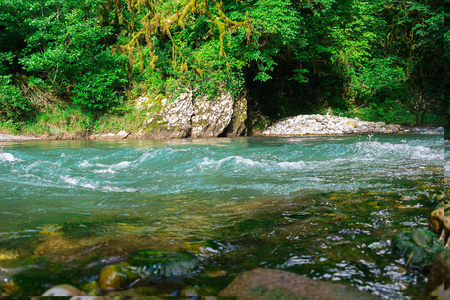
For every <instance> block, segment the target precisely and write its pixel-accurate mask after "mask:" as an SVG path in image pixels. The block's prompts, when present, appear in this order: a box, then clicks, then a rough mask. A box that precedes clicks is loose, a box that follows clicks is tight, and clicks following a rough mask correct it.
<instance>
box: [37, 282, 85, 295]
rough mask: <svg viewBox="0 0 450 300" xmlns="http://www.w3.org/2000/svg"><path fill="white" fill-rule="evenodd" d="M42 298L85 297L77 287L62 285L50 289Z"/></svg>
mask: <svg viewBox="0 0 450 300" xmlns="http://www.w3.org/2000/svg"><path fill="white" fill-rule="evenodd" d="M42 296H56V297H68V296H84V293H83V292H81V291H80V290H79V289H77V288H76V287H74V286H71V285H69V284H60V285H57V286H54V287H52V288H50V289H48V290H47V291H45V292H44V293H43V294H42Z"/></svg>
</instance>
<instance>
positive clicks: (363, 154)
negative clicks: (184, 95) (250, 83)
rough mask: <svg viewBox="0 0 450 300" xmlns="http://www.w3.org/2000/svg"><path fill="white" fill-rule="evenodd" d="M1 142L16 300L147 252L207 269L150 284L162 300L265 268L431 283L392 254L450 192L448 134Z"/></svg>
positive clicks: (381, 292) (393, 292) (4, 238)
mask: <svg viewBox="0 0 450 300" xmlns="http://www.w3.org/2000/svg"><path fill="white" fill-rule="evenodd" d="M0 147H3V148H2V150H1V151H0V195H1V196H0V281H1V280H3V281H5V282H6V281H9V282H12V281H14V284H15V286H16V290H14V291H13V292H12V295H25V296H30V295H40V294H41V293H42V292H44V291H45V290H46V289H48V288H49V287H51V286H53V285H56V284H61V283H69V284H72V285H75V286H77V287H78V288H80V289H82V288H83V286H84V285H86V284H87V283H89V282H91V281H94V280H97V279H98V275H99V273H100V270H101V269H102V268H103V267H105V266H107V265H109V264H112V263H117V262H120V261H124V260H126V259H127V257H128V256H129V255H130V254H132V253H133V252H135V251H137V250H140V249H158V250H186V251H190V252H192V253H194V254H195V255H196V256H198V257H199V259H200V261H201V263H202V264H201V267H200V269H199V270H197V271H196V272H195V273H194V274H192V276H190V277H187V278H183V279H180V280H179V281H177V282H162V281H161V282H158V281H156V282H151V283H148V284H149V285H150V284H151V285H152V286H153V288H155V286H156V287H157V291H156V292H155V294H161V295H162V294H167V295H168V294H172V295H178V294H179V291H180V290H182V289H183V288H184V287H185V286H188V285H189V286H197V287H201V288H203V290H204V291H208V292H205V293H206V294H217V292H218V291H220V290H221V289H222V288H224V287H225V286H226V285H227V284H229V283H230V282H231V280H232V279H233V278H234V277H235V276H236V275H237V274H239V273H241V272H244V271H246V270H250V269H252V268H256V267H264V268H276V269H282V270H286V271H291V272H295V273H297V274H300V275H305V276H308V277H310V278H312V279H317V280H326V281H330V282H339V283H341V284H344V285H348V286H353V287H354V288H355V289H359V290H362V291H366V292H367V293H370V294H372V295H376V296H381V297H384V298H392V297H400V298H415V296H416V295H418V294H419V293H420V292H421V290H422V289H423V287H424V284H425V278H426V276H425V275H424V274H423V273H421V272H419V271H417V270H411V269H409V268H408V266H407V264H406V262H405V261H404V260H402V259H400V258H399V257H398V256H397V255H396V254H395V253H393V252H392V250H391V246H392V240H393V238H394V237H395V235H396V234H398V233H399V232H400V231H402V230H408V229H413V228H426V227H427V217H428V214H429V213H430V211H431V209H432V208H433V207H434V205H435V204H436V201H437V199H438V198H439V197H441V195H442V193H443V190H444V187H443V183H442V182H443V178H444V165H445V164H446V163H445V160H444V140H443V132H442V131H438V132H437V133H436V132H435V131H432V132H431V133H430V132H429V131H424V132H423V133H422V134H419V133H415V134H400V135H387V134H386V135H346V136H328V137H323V136H322V137H248V138H220V139H182V140H165V141H149V140H132V141H102V142H100V141H70V142H68V141H39V142H8V143H6V142H5V143H0ZM445 148H447V145H446V146H445ZM446 175H447V174H446ZM204 270H214V271H217V272H220V274H226V276H220V277H212V278H211V277H208V276H205V272H204Z"/></svg>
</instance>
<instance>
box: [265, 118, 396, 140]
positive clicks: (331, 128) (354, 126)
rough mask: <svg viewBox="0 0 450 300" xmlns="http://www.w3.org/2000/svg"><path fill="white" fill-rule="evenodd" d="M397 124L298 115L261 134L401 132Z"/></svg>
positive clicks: (281, 121) (276, 124) (277, 123)
mask: <svg viewBox="0 0 450 300" xmlns="http://www.w3.org/2000/svg"><path fill="white" fill-rule="evenodd" d="M402 132H405V130H404V129H403V128H402V126H400V125H397V124H385V123H384V122H377V123H375V122H367V121H361V120H359V119H357V118H356V119H350V118H346V117H338V116H332V115H299V116H296V117H292V118H286V119H282V120H280V121H278V122H276V123H275V124H274V125H272V126H270V127H269V128H267V129H266V130H264V131H263V132H262V134H263V135H336V134H348V133H354V134H355V133H356V134H363V133H402Z"/></svg>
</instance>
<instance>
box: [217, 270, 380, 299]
mask: <svg viewBox="0 0 450 300" xmlns="http://www.w3.org/2000/svg"><path fill="white" fill-rule="evenodd" d="M219 296H237V297H238V299H257V298H258V297H260V296H265V297H279V298H280V299H335V300H339V299H358V300H362V299H374V298H375V297H373V296H371V295H369V294H365V293H362V292H360V291H358V290H355V289H352V288H349V287H346V286H343V285H339V284H334V283H329V282H325V281H314V280H311V279H309V278H307V277H304V276H300V275H297V274H294V273H290V272H286V271H280V270H271V269H260V268H258V269H254V270H251V271H248V272H245V273H243V274H241V275H239V276H238V277H236V279H234V280H233V282H232V283H231V284H230V285H229V286H228V287H226V288H225V289H224V290H223V291H221V292H220V293H219Z"/></svg>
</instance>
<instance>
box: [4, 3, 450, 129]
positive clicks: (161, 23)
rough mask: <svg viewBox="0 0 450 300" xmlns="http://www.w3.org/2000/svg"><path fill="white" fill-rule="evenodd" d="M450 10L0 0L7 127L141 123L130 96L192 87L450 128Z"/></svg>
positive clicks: (269, 109)
mask: <svg viewBox="0 0 450 300" xmlns="http://www.w3.org/2000/svg"><path fill="white" fill-rule="evenodd" d="M448 5H449V4H448V3H444V2H443V1H441V0H411V1H398V0H371V1H359V0H358V1H356V0H340V1H336V0H225V1H220V2H219V1H216V0H82V1H80V0H45V1H44V0H30V1H25V0H0V128H2V129H1V130H2V131H9V132H13V133H18V132H20V133H29V134H48V133H52V132H54V131H58V130H64V131H67V132H103V131H107V130H112V129H115V128H116V127H127V126H129V127H130V126H135V124H137V123H138V122H139V120H140V119H141V117H140V116H141V115H140V114H142V112H140V111H138V110H136V109H135V108H134V105H133V100H134V99H136V98H137V97H139V96H141V95H144V94H145V95H148V96H149V97H151V98H154V99H156V98H158V97H160V96H161V95H163V96H164V97H169V98H172V99H173V98H174V97H176V95H178V94H179V93H181V92H182V91H184V90H187V89H190V90H193V91H194V92H195V94H197V95H210V96H211V99H213V97H214V95H215V94H216V93H217V92H218V90H219V89H225V90H227V91H229V92H231V94H232V95H233V97H236V98H237V97H239V96H241V95H242V94H243V93H245V94H246V97H248V99H249V106H251V107H253V109H258V110H259V111H260V112H261V113H262V114H263V115H265V116H267V117H268V118H270V119H271V120H276V119H280V118H283V117H287V116H293V115H297V114H303V113H326V112H330V111H331V112H332V113H334V114H341V115H345V116H350V117H359V118H360V119H366V120H369V121H385V122H392V123H405V124H419V123H428V122H432V123H438V124H444V123H445V119H446V118H445V115H449V114H450V109H449V108H448V105H446V103H447V101H446V99H445V97H444V95H445V94H446V93H445V90H446V89H448V86H447V85H446V86H445V88H444V85H445V82H449V80H448V77H447V76H448V72H445V68H446V65H448V62H449V60H450V50H449V48H448V46H449V43H450V26H449V24H448V23H447V21H446V16H448V14H447V11H446V9H445V8H446V6H448ZM444 74H445V75H444ZM447 94H448V93H447ZM447 119H448V118H447ZM136 126H137V125H136Z"/></svg>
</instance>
